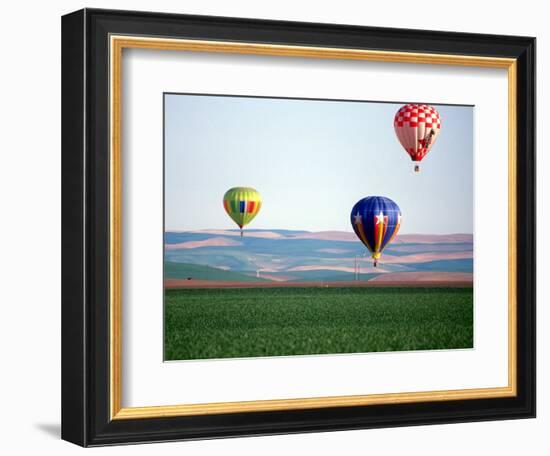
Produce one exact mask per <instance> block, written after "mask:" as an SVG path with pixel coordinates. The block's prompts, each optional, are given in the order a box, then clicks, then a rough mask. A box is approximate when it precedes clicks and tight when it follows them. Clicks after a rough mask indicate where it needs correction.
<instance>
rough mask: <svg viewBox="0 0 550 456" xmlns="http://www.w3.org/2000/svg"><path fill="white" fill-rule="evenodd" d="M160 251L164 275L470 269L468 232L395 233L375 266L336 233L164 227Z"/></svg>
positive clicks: (314, 275)
mask: <svg viewBox="0 0 550 456" xmlns="http://www.w3.org/2000/svg"><path fill="white" fill-rule="evenodd" d="M164 253H165V264H166V266H165V274H166V278H173V279H185V278H188V277H192V278H193V279H197V280H217V281H220V280H221V281H239V282H242V281H258V280H264V281H277V282H296V281H308V282H310V281H327V282H329V281H330V282H334V281H350V280H354V278H355V263H356V261H357V262H358V263H359V266H360V277H361V280H369V279H373V278H375V277H377V276H379V275H383V274H387V273H410V272H445V273H465V274H470V276H471V274H472V273H473V236H472V235H471V234H451V235H414V234H411V235H402V236H398V237H397V238H396V239H395V240H394V242H392V244H390V245H389V246H388V247H387V248H386V249H385V250H384V252H383V254H382V258H381V260H380V264H379V267H378V268H374V267H373V265H372V260H371V259H370V255H368V254H367V251H366V249H365V247H364V246H363V244H362V243H361V242H359V240H358V239H357V237H356V236H355V234H354V233H350V232H339V231H325V232H319V233H313V232H307V231H291V230H245V233H244V236H243V237H240V233H239V231H238V230H203V231H181V232H176V231H173V232H172V231H168V232H166V233H165V252H164ZM365 254H367V255H366V256H365ZM257 274H258V275H259V276H260V278H257V277H256V275H257ZM411 277H415V276H411ZM419 277H420V276H419ZM449 277H453V276H452V275H451V276H449ZM461 277H462V276H461Z"/></svg>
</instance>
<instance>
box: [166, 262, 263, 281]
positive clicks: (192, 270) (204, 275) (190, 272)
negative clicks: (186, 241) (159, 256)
mask: <svg viewBox="0 0 550 456" xmlns="http://www.w3.org/2000/svg"><path fill="white" fill-rule="evenodd" d="M164 277H165V278H166V279H189V280H191V279H193V280H225V281H230V282H267V280H266V279H259V278H256V277H255V276H254V275H246V274H241V273H237V272H233V271H226V270H223V269H218V268H211V267H209V266H201V265H199V264H187V263H171V262H169V261H167V262H165V263H164Z"/></svg>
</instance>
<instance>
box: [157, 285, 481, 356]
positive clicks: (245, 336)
mask: <svg viewBox="0 0 550 456" xmlns="http://www.w3.org/2000/svg"><path fill="white" fill-rule="evenodd" d="M165 293H166V294H165V296H166V300H165V359H166V360H182V359H208V358H233V357H239V358H240V357H252V356H281V355H308V354H330V353H363V352H381V351H396V350H399V351H401V350H430V349H449V348H471V347H472V346H473V291H472V289H471V288H344V287H342V288H290V287H289V288H247V289H183V290H166V292H165Z"/></svg>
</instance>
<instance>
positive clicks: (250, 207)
mask: <svg viewBox="0 0 550 456" xmlns="http://www.w3.org/2000/svg"><path fill="white" fill-rule="evenodd" d="M223 207H224V209H225V212H227V214H228V215H229V217H231V218H232V219H233V221H234V222H235V223H236V224H237V225H238V226H239V228H241V230H242V228H243V227H244V226H246V225H248V224H249V223H250V222H251V221H252V219H253V218H254V217H256V215H257V214H258V212H259V211H260V208H261V207H262V197H261V196H260V194H259V193H258V192H257V191H256V190H255V189H253V188H251V187H233V188H230V189H229V190H227V192H225V195H224V196H223Z"/></svg>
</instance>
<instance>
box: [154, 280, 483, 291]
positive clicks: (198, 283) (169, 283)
mask: <svg viewBox="0 0 550 456" xmlns="http://www.w3.org/2000/svg"><path fill="white" fill-rule="evenodd" d="M472 286H473V282H472V280H386V281H384V280H369V281H366V280H365V281H342V282H229V281H223V280H195V279H191V280H186V279H166V280H165V281H164V287H165V288H167V289H177V288H282V287H285V288H287V287H302V288H303V287H320V288H334V287H373V288H375V287H442V288H471V287H472Z"/></svg>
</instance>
